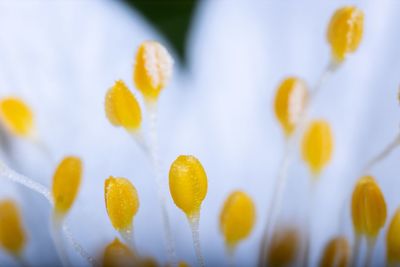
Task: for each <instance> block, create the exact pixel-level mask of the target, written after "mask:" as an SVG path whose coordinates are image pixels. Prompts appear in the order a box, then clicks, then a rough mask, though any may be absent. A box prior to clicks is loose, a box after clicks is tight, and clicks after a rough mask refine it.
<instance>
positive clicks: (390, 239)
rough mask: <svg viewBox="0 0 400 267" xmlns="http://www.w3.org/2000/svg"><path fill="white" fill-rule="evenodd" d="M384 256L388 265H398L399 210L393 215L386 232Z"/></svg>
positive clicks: (399, 260)
mask: <svg viewBox="0 0 400 267" xmlns="http://www.w3.org/2000/svg"><path fill="white" fill-rule="evenodd" d="M386 255H387V260H388V262H389V263H393V264H398V263H400V208H398V209H397V210H396V213H395V214H394V215H393V218H392V221H391V222H390V225H389V228H388V230H387V234H386Z"/></svg>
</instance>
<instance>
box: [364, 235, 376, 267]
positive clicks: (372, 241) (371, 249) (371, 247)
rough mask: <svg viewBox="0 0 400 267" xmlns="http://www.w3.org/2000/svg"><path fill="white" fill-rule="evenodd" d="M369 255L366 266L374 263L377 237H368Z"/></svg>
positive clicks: (368, 266)
mask: <svg viewBox="0 0 400 267" xmlns="http://www.w3.org/2000/svg"><path fill="white" fill-rule="evenodd" d="M367 241H368V242H367V243H368V246H367V257H366V259H365V260H366V261H365V265H364V266H365V267H370V266H371V264H372V259H373V256H374V248H375V244H376V239H375V238H368V239H367Z"/></svg>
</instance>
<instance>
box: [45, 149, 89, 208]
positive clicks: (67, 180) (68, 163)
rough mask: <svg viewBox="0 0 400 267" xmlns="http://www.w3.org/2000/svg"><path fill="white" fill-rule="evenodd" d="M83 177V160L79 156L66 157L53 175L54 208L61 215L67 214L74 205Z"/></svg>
mask: <svg viewBox="0 0 400 267" xmlns="http://www.w3.org/2000/svg"><path fill="white" fill-rule="evenodd" d="M81 179H82V161H81V159H80V158H78V157H73V156H69V157H65V158H64V159H63V160H62V161H61V162H60V164H58V167H57V169H56V171H55V173H54V176H53V187H52V193H53V199H54V210H55V211H56V212H57V213H58V214H59V215H65V214H66V213H67V212H68V211H69V210H70V208H71V207H72V205H73V204H74V201H75V198H76V196H77V194H78V191H79V186H80V184H81Z"/></svg>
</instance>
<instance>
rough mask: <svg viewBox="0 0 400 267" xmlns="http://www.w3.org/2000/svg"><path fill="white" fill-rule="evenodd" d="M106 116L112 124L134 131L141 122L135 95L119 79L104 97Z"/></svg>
mask: <svg viewBox="0 0 400 267" xmlns="http://www.w3.org/2000/svg"><path fill="white" fill-rule="evenodd" d="M105 111H106V116H107V118H108V120H109V121H110V123H111V124H113V125H114V126H121V127H124V128H125V129H126V130H128V131H136V130H138V129H139V128H140V126H141V123H142V112H141V109H140V105H139V103H138V101H137V100H136V98H135V96H134V95H133V94H132V92H131V91H130V90H129V89H128V87H127V86H126V84H125V83H124V82H123V81H121V80H119V81H116V82H115V84H114V86H113V87H111V88H110V89H109V90H108V92H107V94H106V99H105Z"/></svg>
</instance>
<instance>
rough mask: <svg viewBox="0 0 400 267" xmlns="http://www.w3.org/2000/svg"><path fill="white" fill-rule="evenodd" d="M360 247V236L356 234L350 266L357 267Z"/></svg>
mask: <svg viewBox="0 0 400 267" xmlns="http://www.w3.org/2000/svg"><path fill="white" fill-rule="evenodd" d="M360 247H361V236H360V235H358V234H356V237H355V239H354V244H353V255H352V260H351V262H352V264H351V266H357V263H358V258H359V255H360Z"/></svg>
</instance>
